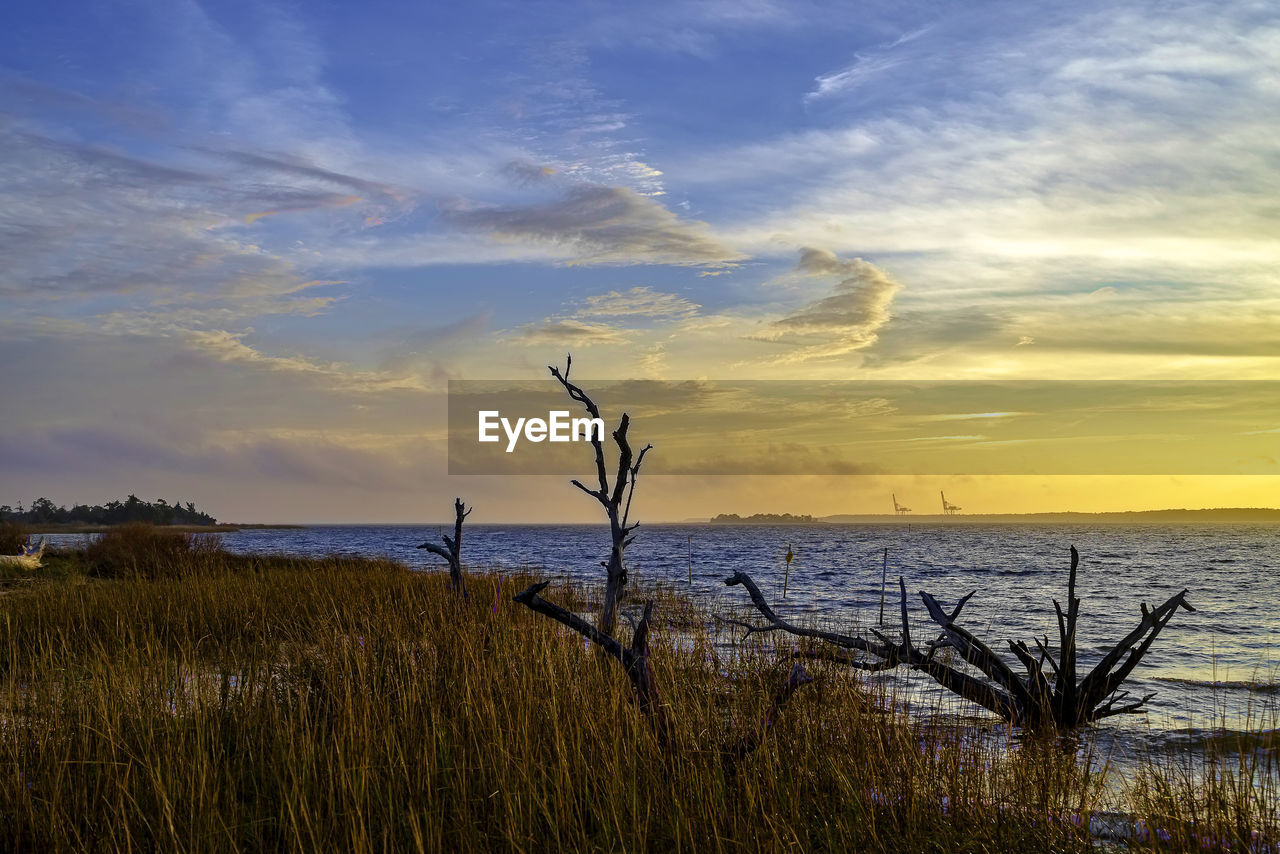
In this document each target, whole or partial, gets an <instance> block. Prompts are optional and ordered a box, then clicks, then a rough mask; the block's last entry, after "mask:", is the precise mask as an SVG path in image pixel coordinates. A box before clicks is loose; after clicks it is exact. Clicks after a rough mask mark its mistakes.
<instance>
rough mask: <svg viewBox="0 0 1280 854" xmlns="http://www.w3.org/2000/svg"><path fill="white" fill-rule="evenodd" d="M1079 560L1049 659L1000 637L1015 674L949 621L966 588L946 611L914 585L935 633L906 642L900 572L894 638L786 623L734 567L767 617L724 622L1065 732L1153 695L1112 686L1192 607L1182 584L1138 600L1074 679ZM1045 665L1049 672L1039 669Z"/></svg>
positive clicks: (1021, 722)
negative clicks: (1135, 695)
mask: <svg viewBox="0 0 1280 854" xmlns="http://www.w3.org/2000/svg"><path fill="white" fill-rule="evenodd" d="M1079 562H1080V556H1079V554H1078V553H1077V552H1076V549H1075V546H1072V547H1071V575H1070V578H1069V581H1068V583H1067V609H1066V611H1065V612H1064V611H1063V609H1062V606H1061V605H1059V604H1058V601H1057V600H1056V599H1055V600H1054V602H1053V607H1054V610H1055V612H1056V614H1057V618H1058V641H1059V642H1058V650H1057V657H1056V658H1055V656H1054V653H1053V651H1052V650H1051V649H1050V647H1049V639H1048V637H1047V636H1046V637H1045V638H1044V640H1043V641H1040V640H1036V641H1035V644H1036V647H1037V650H1038V652H1039V656H1038V657H1037V656H1036V655H1033V654H1032V652H1031V650H1030V648H1029V647H1028V646H1027V644H1026V643H1024V642H1022V641H1016V642H1015V641H1008V645H1009V649H1010V651H1011V652H1012V653H1013V655H1014V657H1015V658H1016V659H1017V660H1018V662H1019V663H1020V664H1021V665H1022V667H1023V668H1024V669H1025V671H1026V675H1025V676H1022V675H1019V674H1018V673H1016V672H1015V671H1014V669H1013V667H1012V666H1011V665H1010V664H1009V663H1008V662H1006V661H1005V660H1004V659H1002V658H1001V657H1000V656H998V655H997V654H996V653H995V652H994V651H993V650H992V649H991V648H990V647H988V646H987V645H986V644H984V643H983V642H982V641H981V640H979V639H978V638H977V637H975V636H974V635H973V634H971V633H970V632H969V631H968V630H966V629H964V628H963V627H961V626H959V625H957V623H956V621H957V620H958V619H959V617H960V611H961V609H963V608H964V605H965V603H966V602H968V601H969V599H970V597H972V596H973V595H974V594H973V593H970V594H969V595H968V596H965V597H964V598H963V599H961V600H960V601H959V603H957V604H956V606H955V607H954V608H953V609H951V611H950V612H948V611H947V610H945V609H944V608H943V607H942V605H941V604H940V603H939V602H938V601H937V600H936V599H935V598H934V597H933V596H931V595H929V594H928V593H926V592H925V591H923V590H922V591H920V598H921V600H922V601H923V602H924V605H925V608H926V609H928V611H929V617H930V619H932V620H933V622H935V623H937V624H938V626H939V627H940V629H941V632H942V634H941V635H940V636H939V637H938V638H937V639H935V640H933V641H930V642H929V643H927V644H926V645H925V648H924V649H921V648H919V647H916V646H915V645H914V644H913V643H912V641H911V627H910V625H909V624H908V620H907V586H906V582H905V581H904V580H903V579H902V578H901V577H899V579H898V588H899V591H900V593H901V611H902V614H901V618H902V630H901V639H899V640H893V639H891V638H889V637H887V636H886V635H884V634H883V633H881V632H879V631H876V630H874V629H873V630H872V634H873V635H875V637H876V640H874V641H872V640H868V639H867V638H863V637H857V636H854V635H846V634H842V633H840V632H831V631H826V630H823V629H816V628H809V627H805V626H797V625H794V624H792V623H789V622H787V621H786V620H784V619H782V618H781V617H779V616H778V615H777V614H776V613H775V612H774V610H773V609H772V608H771V607H770V606H769V603H768V602H767V601H766V600H765V598H764V595H763V594H762V593H761V592H760V588H759V587H757V586H756V584H755V582H753V581H752V580H751V578H750V576H748V575H747V574H746V573H743V572H735V573H734V574H733V575H731V576H729V577H728V578H726V579H725V584H727V585H731V586H732V585H735V584H741V585H742V586H743V587H744V588H746V590H747V594H748V595H749V596H750V597H751V602H752V604H753V605H754V606H755V608H756V610H757V611H759V612H760V614H761V615H762V616H763V617H764V618H765V620H766V621H767V623H766V624H765V625H763V626H753V625H749V624H746V623H742V622H741V621H736V620H731V621H729V622H733V623H736V624H737V625H740V626H743V627H745V628H746V634H745V635H744V636H743V637H747V636H749V635H751V634H753V633H755V632H769V631H785V632H788V633H790V634H793V635H796V636H797V637H803V638H812V639H814V640H818V641H823V642H825V643H826V644H828V646H825V647H818V648H815V649H810V650H805V651H802V652H798V653H796V655H797V656H800V657H804V658H813V659H821V660H827V661H835V662H837V663H840V664H845V665H847V666H850V667H853V668H855V669H859V670H873V671H874V670H888V669H891V668H894V667H898V666H900V665H905V666H907V667H910V668H912V669H914V670H919V671H922V672H924V673H927V674H929V675H930V676H931V677H933V678H934V679H935V680H936V681H937V682H938V683H939V684H941V685H942V686H943V687H944V688H946V689H947V690H949V691H951V692H952V693H954V694H958V695H959V696H961V697H964V698H965V699H967V700H970V701H971V702H974V703H977V704H978V705H980V706H982V707H983V708H986V709H988V710H990V711H992V712H994V713H995V714H997V715H999V716H1000V717H1001V718H1003V719H1005V720H1006V721H1009V722H1010V723H1012V724H1015V725H1018V726H1022V727H1025V728H1028V729H1057V730H1059V731H1066V730H1071V729H1075V728H1076V727H1079V726H1083V725H1084V724H1088V723H1092V722H1094V721H1098V720H1102V719H1103V718H1108V717H1111V716H1112V715H1120V714H1126V713H1130V712H1137V711H1139V710H1140V709H1141V708H1142V706H1143V705H1144V704H1145V703H1146V702H1147V701H1148V700H1150V699H1151V698H1152V697H1153V696H1155V695H1154V694H1148V695H1146V696H1145V697H1143V698H1142V699H1139V700H1134V701H1132V702H1128V703H1125V702H1124V701H1125V700H1126V698H1127V697H1128V696H1129V695H1128V692H1127V691H1121V690H1120V686H1121V684H1123V682H1124V680H1125V679H1126V678H1128V676H1129V674H1130V673H1132V672H1133V669H1134V668H1135V667H1137V666H1138V663H1139V662H1140V661H1141V660H1142V657H1143V656H1144V655H1146V653H1147V651H1148V650H1149V649H1150V648H1151V644H1152V643H1153V642H1154V641H1155V639H1156V637H1157V636H1159V634H1160V632H1161V630H1163V629H1164V627H1165V625H1166V624H1168V622H1169V620H1171V619H1172V618H1173V615H1174V613H1175V612H1176V611H1177V610H1178V609H1179V608H1183V609H1185V610H1187V611H1194V610H1195V608H1192V607H1191V605H1189V604H1188V603H1187V601H1186V596H1187V591H1186V590H1183V591H1182V592H1181V593H1178V594H1176V595H1174V596H1172V597H1170V598H1169V599H1168V601H1166V602H1165V603H1164V604H1163V605H1161V606H1160V607H1158V608H1155V609H1154V610H1153V609H1149V608H1148V607H1147V605H1146V604H1145V603H1142V604H1141V605H1140V610H1141V612H1142V620H1141V621H1140V622H1139V623H1138V625H1137V627H1136V628H1134V629H1133V631H1131V632H1129V634H1127V635H1125V636H1124V637H1123V638H1121V639H1120V640H1119V641H1118V642H1116V644H1115V645H1114V646H1112V647H1111V650H1110V651H1109V652H1108V653H1107V654H1106V655H1105V656H1103V657H1102V660H1101V661H1099V662H1098V663H1097V664H1096V665H1095V666H1094V667H1093V669H1092V670H1090V671H1089V674H1088V675H1087V676H1085V677H1084V678H1083V679H1081V680H1078V681H1077V679H1076V664H1077V655H1076V623H1077V621H1078V619H1079V616H1080V600H1079V599H1077V598H1076V568H1077V566H1078V565H1079ZM974 592H975V593H976V592H977V591H974ZM832 647H834V649H833V648H832ZM945 647H950V648H952V649H954V650H955V651H956V652H957V653H958V654H959V656H960V658H961V659H962V660H963V661H964V662H965V663H967V664H969V665H971V666H972V667H973V668H975V669H976V670H978V671H979V672H980V673H981V674H982V676H983V677H985V678H980V677H978V676H976V675H974V674H972V673H968V672H965V671H964V670H961V669H959V668H958V667H953V666H951V665H949V664H947V663H944V662H943V661H941V660H939V659H938V658H937V652H938V650H940V649H943V648H945ZM858 652H860V653H865V654H867V655H870V656H872V657H873V660H866V659H865V658H860V657H858V656H856V655H854V654H853V653H858ZM877 659H878V660H877ZM1046 665H1048V670H1049V672H1046V669H1045V666H1046ZM1050 675H1052V677H1053V678H1052V680H1051V679H1050Z"/></svg>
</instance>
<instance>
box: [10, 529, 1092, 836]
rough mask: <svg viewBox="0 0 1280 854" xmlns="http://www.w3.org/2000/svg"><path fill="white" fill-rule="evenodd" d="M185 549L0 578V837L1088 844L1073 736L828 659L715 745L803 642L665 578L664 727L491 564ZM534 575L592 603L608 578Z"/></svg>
mask: <svg viewBox="0 0 1280 854" xmlns="http://www.w3.org/2000/svg"><path fill="white" fill-rule="evenodd" d="M79 559H85V558H84V557H83V556H81V557H80V558H79ZM192 560H193V564H192V565H191V566H189V567H187V568H185V569H182V570H181V571H176V572H170V573H165V575H167V576H173V577H162V578H144V577H131V578H122V579H111V580H98V579H92V578H84V577H72V578H69V579H67V580H62V581H58V582H54V583H49V584H46V585H43V586H40V587H38V588H35V589H31V590H27V591H23V592H21V593H13V594H9V595H7V596H5V597H3V598H2V599H0V612H3V613H2V614H0V836H2V837H3V838H0V847H4V848H5V849H7V850H42V849H49V848H55V849H67V850H90V849H92V850H121V851H126V850H166V851H169V850H173V851H221V850H225V851H243V850H318V849H328V850H334V851H374V850H379V851H381V850H409V851H474V850H484V851H487V850H493V849H515V850H522V851H550V850H555V851H560V850H601V851H623V850H625V851H636V850H662V851H775V850H805V851H810V850H813V851H828V850H857V851H1071V850H1081V851H1083V850H1087V849H1089V848H1090V846H1091V843H1090V840H1089V838H1088V836H1087V833H1086V832H1085V830H1084V829H1083V827H1082V826H1081V825H1080V824H1079V823H1078V822H1073V821H1071V820H1069V819H1070V817H1072V816H1080V815H1083V814H1087V813H1088V812H1089V811H1090V810H1091V809H1093V808H1094V807H1095V806H1096V805H1097V804H1098V802H1099V799H1100V798H1101V791H1102V789H1101V785H1102V780H1101V779H1100V778H1099V777H1098V776H1097V775H1094V774H1091V773H1089V772H1088V771H1087V770H1086V769H1085V768H1084V766H1082V765H1081V764H1080V763H1078V762H1077V761H1076V759H1075V757H1074V755H1072V754H1071V753H1070V752H1067V753H1064V752H1063V751H1061V750H1060V749H1054V748H1052V747H1043V746H1037V745H1026V744H1024V745H1017V746H1011V745H1002V744H998V743H992V742H991V741H984V740H979V739H974V738H971V737H968V736H967V735H966V734H965V733H964V731H962V730H956V729H949V728H945V727H938V726H931V725H926V724H924V723H922V722H920V721H913V720H912V719H910V718H908V717H906V716H903V715H900V714H895V713H891V712H886V711H884V708H885V704H884V702H883V699H884V698H879V697H876V696H875V695H874V694H873V693H872V692H869V691H868V690H867V689H865V688H863V687H861V685H860V682H859V681H858V680H857V679H855V678H852V677H851V675H850V673H849V672H848V671H847V670H841V669H837V668H832V669H826V668H824V667H823V666H821V665H817V666H815V667H814V668H813V673H814V675H815V676H816V677H817V681H815V683H814V684H813V685H810V686H807V687H806V688H804V689H803V690H802V691H801V692H799V693H798V694H797V695H796V696H795V698H794V699H793V700H792V702H791V703H790V705H788V706H787V708H786V709H785V711H784V713H783V714H782V715H781V716H779V718H778V720H777V721H776V723H775V725H774V726H773V727H772V729H771V730H770V731H769V732H768V734H767V736H766V737H765V738H764V739H763V740H762V742H761V744H760V746H759V748H758V749H757V750H756V752H755V753H754V754H752V755H751V756H750V757H749V758H748V759H747V760H746V761H744V762H742V763H739V764H737V765H734V764H733V763H729V762H726V760H725V749H726V748H729V747H730V746H732V745H735V744H736V743H737V742H738V740H739V739H740V738H741V737H742V735H743V734H744V732H747V731H749V730H751V729H753V728H754V727H756V726H758V724H759V722H760V720H761V718H762V716H764V714H765V712H766V710H767V709H768V707H769V704H770V702H771V698H772V695H773V693H774V691H775V690H776V688H777V686H778V684H779V683H781V681H782V680H783V678H784V677H785V675H786V673H787V670H788V669H789V665H790V662H789V660H788V659H787V657H786V652H787V650H777V649H774V648H773V647H772V646H770V645H769V643H767V642H766V643H761V644H754V645H750V646H743V647H739V648H738V649H737V650H736V655H728V654H727V651H726V650H724V649H723V648H718V647H717V646H716V640H717V638H716V635H715V632H714V631H713V630H712V629H711V628H710V627H709V626H710V623H709V618H708V615H706V614H705V613H701V614H699V613H698V610H697V608H696V606H693V605H690V604H689V603H688V602H687V601H685V602H683V603H682V604H681V606H680V608H681V609H683V610H677V609H676V608H675V607H674V603H675V602H676V601H678V600H676V599H675V598H673V597H671V595H670V594H667V597H666V598H668V599H669V604H671V605H672V607H670V608H669V609H668V610H670V611H672V612H673V613H676V614H678V615H679V619H677V620H675V621H674V624H673V625H670V626H668V625H665V624H664V623H663V622H662V621H661V620H659V623H658V627H657V631H656V637H655V639H654V640H655V649H654V663H655V666H656V669H657V678H658V681H659V685H660V688H661V690H662V692H663V701H664V702H665V703H666V705H667V717H668V720H669V723H670V739H669V743H668V744H667V745H666V747H665V749H664V748H663V746H662V745H660V744H659V743H658V740H657V739H656V738H655V737H654V735H653V732H652V730H651V728H650V726H649V723H648V721H647V720H645V719H644V718H643V717H642V716H641V715H640V714H639V713H638V712H637V710H636V708H635V705H634V704H633V702H632V701H631V697H630V695H629V688H628V685H627V680H626V678H625V677H624V676H623V675H622V673H621V671H620V669H619V668H618V667H617V665H616V663H615V662H612V661H609V660H604V659H602V658H601V657H600V656H599V654H597V653H596V652H595V651H594V650H591V649H586V648H584V645H583V642H582V640H581V639H580V638H579V637H577V636H575V635H572V634H570V633H568V632H567V631H565V630H564V629H563V628H562V627H561V626H559V625H558V624H556V623H554V622H552V621H550V620H547V619H545V618H543V617H541V616H539V615H536V614H533V613H532V612H530V611H528V610H527V609H524V608H522V607H521V606H519V605H517V604H516V603H514V602H512V601H511V595H512V594H513V593H515V592H517V591H518V590H519V589H520V588H521V586H522V585H523V583H524V581H525V580H524V579H520V578H512V577H506V578H503V577H501V576H498V575H486V574H473V575H472V576H471V577H470V578H469V581H468V593H469V596H468V598H467V599H465V600H463V599H459V598H458V597H455V596H454V595H453V594H452V593H451V592H450V591H449V590H447V589H446V584H447V576H445V575H443V574H422V573H413V572H409V571H407V570H405V569H404V568H403V567H401V566H398V565H395V564H392V563H388V562H382V561H355V560H343V559H328V560H314V561H313V560H301V559H297V560H295V559H288V558H242V557H240V558H237V557H231V556H229V555H225V553H220V552H218V553H214V554H213V555H212V556H210V555H200V556H198V558H193V559H192ZM197 570H198V571H197ZM546 595H548V596H550V597H553V598H556V599H557V600H559V601H565V602H574V603H575V605H576V606H578V607H589V603H588V602H585V601H583V600H584V598H585V597H589V596H590V595H591V591H589V590H584V589H583V588H580V587H578V588H570V589H561V590H555V589H552V590H549V591H548V593H547V594H546ZM661 613H662V607H661V605H660V608H659V616H661ZM1064 819H1068V820H1064Z"/></svg>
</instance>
